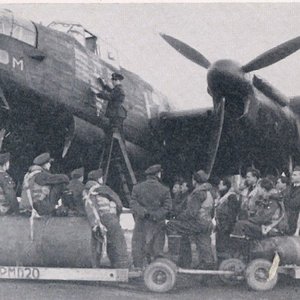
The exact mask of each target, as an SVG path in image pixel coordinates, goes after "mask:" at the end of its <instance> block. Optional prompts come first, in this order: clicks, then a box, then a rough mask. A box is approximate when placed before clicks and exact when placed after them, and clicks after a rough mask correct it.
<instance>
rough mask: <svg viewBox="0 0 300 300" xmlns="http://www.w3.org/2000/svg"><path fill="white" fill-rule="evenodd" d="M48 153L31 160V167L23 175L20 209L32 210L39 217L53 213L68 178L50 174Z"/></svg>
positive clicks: (50, 159) (50, 160) (62, 175)
mask: <svg viewBox="0 0 300 300" xmlns="http://www.w3.org/2000/svg"><path fill="white" fill-rule="evenodd" d="M52 161H53V159H52V158H51V157H50V154H49V153H42V154H40V155H39V156H37V157H36V158H35V159H34V160H33V165H32V166H31V167H30V168H29V171H28V172H27V173H26V174H25V177H24V182H23V188H22V200H21V203H20V208H21V209H22V210H23V211H26V210H27V211H29V212H31V211H32V208H34V209H35V210H36V211H37V213H38V214H39V215H50V214H53V213H55V207H56V205H57V204H58V200H59V199H60V198H61V196H62V194H63V191H64V190H65V188H66V184H68V183H69V178H68V176H67V175H65V174H51V173H50V168H51V162H52Z"/></svg>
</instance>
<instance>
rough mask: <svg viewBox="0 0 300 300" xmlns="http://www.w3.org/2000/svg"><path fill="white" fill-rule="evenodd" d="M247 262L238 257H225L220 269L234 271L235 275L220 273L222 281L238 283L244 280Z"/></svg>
mask: <svg viewBox="0 0 300 300" xmlns="http://www.w3.org/2000/svg"><path fill="white" fill-rule="evenodd" d="M245 269H246V266H245V264H244V263H243V262H242V261H241V260H240V259H237V258H229V259H225V260H223V261H222V262H221V264H220V267H219V270H220V271H233V272H235V274H234V275H220V276H219V278H220V280H221V281H222V282H224V283H226V284H228V285H238V284H240V283H241V282H242V281H243V280H244V272H245Z"/></svg>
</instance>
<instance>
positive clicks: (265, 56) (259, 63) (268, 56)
mask: <svg viewBox="0 0 300 300" xmlns="http://www.w3.org/2000/svg"><path fill="white" fill-rule="evenodd" d="M299 49H300V36H298V37H296V38H294V39H291V40H289V41H287V42H285V43H282V44H281V45H279V46H277V47H274V48H272V49H270V50H268V51H266V52H264V53H262V54H261V55H259V56H257V57H256V58H254V59H253V60H251V61H250V62H248V63H247V64H246V65H244V66H243V67H242V70H243V71H244V72H246V73H248V72H251V71H255V70H259V69H262V68H265V67H267V66H270V65H272V64H274V63H276V62H278V61H280V60H282V59H284V58H286V57H287V56H289V55H291V54H293V53H294V52H296V51H297V50H299Z"/></svg>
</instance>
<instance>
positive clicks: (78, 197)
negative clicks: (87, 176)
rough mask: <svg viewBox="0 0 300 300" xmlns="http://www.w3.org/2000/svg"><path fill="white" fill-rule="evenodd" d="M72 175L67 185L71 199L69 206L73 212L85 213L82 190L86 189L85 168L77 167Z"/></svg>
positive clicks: (77, 213) (76, 213)
mask: <svg viewBox="0 0 300 300" xmlns="http://www.w3.org/2000/svg"><path fill="white" fill-rule="evenodd" d="M70 175H71V180H70V183H69V184H68V185H67V187H66V189H67V191H68V194H69V199H70V201H71V203H69V205H68V206H69V208H70V209H71V211H72V213H73V214H75V215H80V216H81V215H84V214H85V210H84V203H83V199H82V192H83V190H84V184H83V175H84V168H79V169H75V170H73V171H72V172H71V174H70ZM69 215H70V213H69Z"/></svg>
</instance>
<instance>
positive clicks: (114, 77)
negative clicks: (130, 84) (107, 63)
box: [111, 73, 124, 80]
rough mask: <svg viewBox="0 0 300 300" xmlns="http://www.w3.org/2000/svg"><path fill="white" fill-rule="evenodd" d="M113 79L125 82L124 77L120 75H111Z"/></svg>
mask: <svg viewBox="0 0 300 300" xmlns="http://www.w3.org/2000/svg"><path fill="white" fill-rule="evenodd" d="M111 79H112V80H123V79H124V76H123V75H122V74H120V73H112V74H111Z"/></svg>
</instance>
